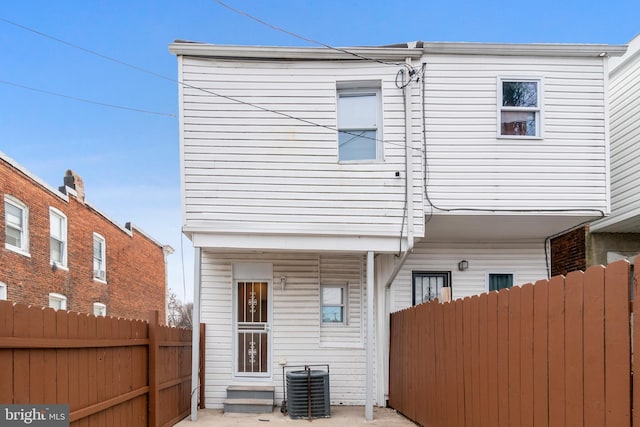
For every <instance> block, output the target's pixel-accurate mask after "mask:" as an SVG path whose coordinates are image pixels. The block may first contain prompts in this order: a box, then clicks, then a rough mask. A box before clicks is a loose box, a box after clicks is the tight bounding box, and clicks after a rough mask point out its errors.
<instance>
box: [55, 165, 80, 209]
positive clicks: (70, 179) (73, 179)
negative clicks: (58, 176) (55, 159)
mask: <svg viewBox="0 0 640 427" xmlns="http://www.w3.org/2000/svg"><path fill="white" fill-rule="evenodd" d="M67 187H68V188H71V189H72V190H75V192H76V197H77V199H78V201H80V202H83V203H84V183H83V182H82V178H80V175H78V174H77V173H75V172H74V171H72V170H71V169H67V172H65V174H64V185H63V186H62V187H60V190H62V191H63V192H64V193H66V191H64V190H65V188H67Z"/></svg>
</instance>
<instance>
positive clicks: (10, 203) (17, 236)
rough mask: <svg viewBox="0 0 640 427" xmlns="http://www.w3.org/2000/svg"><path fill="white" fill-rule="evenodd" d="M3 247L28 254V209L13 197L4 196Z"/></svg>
mask: <svg viewBox="0 0 640 427" xmlns="http://www.w3.org/2000/svg"><path fill="white" fill-rule="evenodd" d="M4 223H5V236H6V237H5V239H6V240H5V247H6V248H7V249H10V250H12V251H15V252H20V253H23V254H28V253H29V208H27V205H25V204H24V203H22V202H21V201H19V200H18V199H15V198H13V197H10V196H7V195H5V196H4Z"/></svg>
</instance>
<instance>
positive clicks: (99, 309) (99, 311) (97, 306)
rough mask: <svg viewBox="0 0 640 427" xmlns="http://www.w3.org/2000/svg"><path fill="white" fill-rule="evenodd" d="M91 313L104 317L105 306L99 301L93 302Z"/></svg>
mask: <svg viewBox="0 0 640 427" xmlns="http://www.w3.org/2000/svg"><path fill="white" fill-rule="evenodd" d="M93 315H94V316H102V317H105V316H106V315H107V306H106V305H104V304H103V303H101V302H94V303H93Z"/></svg>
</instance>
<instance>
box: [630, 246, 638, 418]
mask: <svg viewBox="0 0 640 427" xmlns="http://www.w3.org/2000/svg"><path fill="white" fill-rule="evenodd" d="M633 266H634V269H633V327H632V331H633V339H632V342H633V343H634V344H635V343H640V256H639V257H636V259H635V260H634V264H633ZM634 347H635V345H634ZM631 353H632V364H631V366H633V367H636V366H640V351H632V352H631ZM634 369H635V368H634ZM632 390H633V402H631V403H632V407H633V408H634V409H635V410H634V411H633V412H632V415H633V427H640V375H633V383H632Z"/></svg>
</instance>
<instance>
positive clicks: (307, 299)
mask: <svg viewBox="0 0 640 427" xmlns="http://www.w3.org/2000/svg"><path fill="white" fill-rule="evenodd" d="M234 262H260V263H265V262H266V263H271V264H272V265H273V276H274V277H273V278H272V280H273V295H272V298H273V300H272V308H273V324H272V325H271V334H272V364H271V370H272V378H270V379H267V380H268V382H269V383H270V384H273V385H274V386H275V387H276V400H277V401H278V402H280V401H281V400H282V399H283V390H282V367H281V365H280V364H279V363H280V362H281V361H285V360H286V363H287V364H288V365H306V364H329V365H330V371H331V375H330V385H331V390H330V392H331V401H332V403H333V404H348V405H349V404H350V405H361V404H364V383H365V350H364V343H363V342H362V338H361V332H360V331H361V330H363V328H364V327H366V325H365V324H364V323H365V318H364V317H363V316H362V314H361V313H362V310H364V309H365V306H364V301H365V300H363V299H362V298H363V289H362V286H363V285H362V280H363V279H362V277H361V264H362V262H363V257H362V256H355V255H354V256H340V257H338V256H332V255H331V254H323V255H315V254H291V253H289V254H220V253H213V252H209V251H206V250H205V251H204V252H203V262H202V293H201V297H202V306H201V310H202V321H203V322H204V323H206V324H207V335H206V355H205V357H206V373H205V377H206V385H205V401H206V406H207V407H211V408H220V407H222V402H223V400H224V398H225V396H226V387H227V386H228V385H230V384H232V383H233V382H234V381H238V380H237V379H234V378H233V354H234V352H233V342H234V339H233V319H232V314H233V307H232V300H233V295H232V289H233V288H232V282H233V277H232V276H233V272H232V265H233V263H234ZM321 270H322V274H321ZM282 276H286V286H285V288H284V290H283V289H282V287H281V284H280V278H281V277H282ZM321 281H322V282H323V283H328V284H338V283H342V284H344V283H347V282H348V283H349V300H348V307H347V309H348V312H349V324H348V326H347V327H346V328H344V331H343V332H344V333H342V332H337V333H336V332H335V331H326V330H324V328H322V326H321V322H320V282H321ZM336 344H337V345H336Z"/></svg>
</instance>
